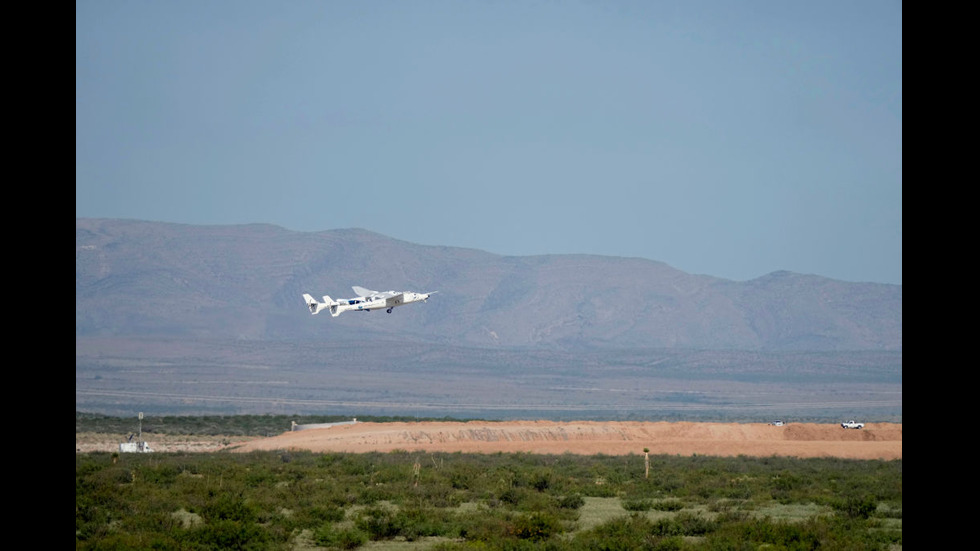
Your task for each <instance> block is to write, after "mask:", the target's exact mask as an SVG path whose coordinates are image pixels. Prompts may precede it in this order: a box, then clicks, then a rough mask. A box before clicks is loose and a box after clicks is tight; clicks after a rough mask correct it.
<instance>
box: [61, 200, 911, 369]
mask: <svg viewBox="0 0 980 551" xmlns="http://www.w3.org/2000/svg"><path fill="white" fill-rule="evenodd" d="M352 285H360V286H363V287H367V288H371V289H376V290H379V291H386V290H390V289H394V290H413V291H438V292H439V293H438V294H437V295H435V296H434V297H432V298H431V299H429V301H428V302H427V303H426V304H418V305H411V306H406V307H403V308H399V309H396V310H395V311H394V312H393V313H392V314H386V313H385V312H383V311H378V312H370V313H360V312H349V313H344V314H342V315H341V316H339V317H337V318H332V317H330V316H329V315H327V314H320V315H318V316H315V317H314V316H311V315H310V314H309V311H308V310H307V309H306V307H305V305H304V303H303V299H302V296H301V295H302V294H303V293H310V294H312V295H314V296H317V297H320V296H322V295H325V294H326V295H330V296H333V297H335V298H337V297H349V296H351V295H353V292H352V291H351V286H352ZM75 334H76V340H77V339H78V338H83V339H84V338H86V337H133V338H183V339H238V340H253V341H268V340H273V341H283V340H285V341H301V342H316V341H317V340H321V339H330V340H331V341H332V342H338V341H341V342H342V341H343V340H344V339H348V340H349V341H350V342H351V343H371V342H373V341H392V340H396V341H397V340H403V339H412V340H416V341H419V342H425V343H431V344H444V345H453V346H475V347H494V348H514V349H520V348H527V347H533V348H537V349H561V350H589V349H593V350H594V349H609V348H637V347H641V348H647V347H649V348H666V349H673V348H680V349H713V350H741V351H783V352H785V351H838V352H839V351H901V349H902V287H901V285H889V284H877V283H852V282H844V281H837V280H833V279H828V278H825V277H820V276H816V275H803V274H796V273H791V272H774V273H771V274H768V275H765V276H763V277H760V278H757V279H753V280H750V281H741V282H739V281H731V280H726V279H721V278H717V277H710V276H706V275H692V274H688V273H685V272H683V271H681V270H677V269H675V268H672V267H670V266H668V265H667V264H664V263H662V262H657V261H654V260H646V259H640V258H620V257H608V256H594V255H542V256H520V257H516V256H500V255H496V254H491V253H488V252H484V251H479V250H474V249H465V248H456V247H440V246H426V245H418V244H414V243H409V242H405V241H399V240H397V239H393V238H391V237H386V236H384V235H379V234H377V233H372V232H369V231H365V230H361V229H342V230H331V231H323V232H312V233H311V232H296V231H290V230H286V229H283V228H281V227H277V226H272V225H263V224H251V225H240V226H195V225H183V224H169V223H157V222H144V221H135V220H109V219H84V218H80V219H76V221H75Z"/></svg>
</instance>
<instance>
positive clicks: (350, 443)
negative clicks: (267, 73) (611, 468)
mask: <svg viewBox="0 0 980 551" xmlns="http://www.w3.org/2000/svg"><path fill="white" fill-rule="evenodd" d="M230 448H231V449H233V450H234V451H237V452H249V451H253V450H311V451H315V452H327V451H334V452H355V453H359V452H368V451H391V450H406V451H429V452H456V451H459V452H476V453H494V452H528V453H541V454H562V453H575V454H586V455H592V454H598V453H603V454H607V455H625V454H630V453H635V454H640V453H643V448H649V450H650V453H652V454H670V455H695V454H697V455H717V456H735V455H749V456H770V455H779V456H791V457H842V458H849V459H885V460H890V459H901V457H902V425H901V424H891V423H871V424H868V425H867V426H866V427H865V428H864V429H860V430H848V429H843V428H841V427H840V425H837V424H830V423H828V424H805V423H789V424H786V425H784V426H781V427H777V426H771V425H766V424H761V423H759V424H751V423H746V424H739V423H686V422H678V423H667V422H657V423H647V422H591V421H581V422H553V421H501V422H483V421H480V422H474V421H470V422H455V423H433V422H422V423H356V424H353V425H341V426H334V427H330V428H320V429H309V430H301V431H292V432H285V433H283V434H281V435H279V436H274V437H271V438H262V439H256V440H250V441H248V442H244V443H241V444H233V445H232V446H230Z"/></svg>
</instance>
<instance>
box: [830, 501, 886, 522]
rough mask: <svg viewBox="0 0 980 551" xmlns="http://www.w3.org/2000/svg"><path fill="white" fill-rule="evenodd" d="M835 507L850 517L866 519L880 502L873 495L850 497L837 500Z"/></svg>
mask: <svg viewBox="0 0 980 551" xmlns="http://www.w3.org/2000/svg"><path fill="white" fill-rule="evenodd" d="M833 507H834V509H836V510H837V511H838V512H841V513H843V514H844V515H845V516H847V517H848V518H854V519H866V518H868V517H870V516H871V515H872V514H874V512H875V510H877V509H878V502H877V501H875V499H874V498H873V497H871V496H863V497H848V498H845V499H844V500H842V501H838V502H835V503H834V504H833Z"/></svg>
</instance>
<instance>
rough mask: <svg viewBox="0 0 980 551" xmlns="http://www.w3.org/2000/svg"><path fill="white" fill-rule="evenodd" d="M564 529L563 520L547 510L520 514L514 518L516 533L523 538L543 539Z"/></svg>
mask: <svg viewBox="0 0 980 551" xmlns="http://www.w3.org/2000/svg"><path fill="white" fill-rule="evenodd" d="M562 531H563V527H562V524H561V520H559V519H558V518H557V517H555V516H554V515H551V514H549V513H546V512H539V513H530V514H524V515H519V516H518V517H517V518H515V519H514V535H515V536H517V537H518V538H520V539H523V540H531V541H542V540H546V539H548V538H550V537H551V536H553V535H555V534H559V533H561V532H562Z"/></svg>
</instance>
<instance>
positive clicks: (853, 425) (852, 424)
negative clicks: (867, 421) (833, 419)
mask: <svg viewBox="0 0 980 551" xmlns="http://www.w3.org/2000/svg"><path fill="white" fill-rule="evenodd" d="M840 426H841V428H845V429H863V428H864V423H858V422H857V421H855V420H853V419H852V420H850V421H844V422H843V423H841V424H840Z"/></svg>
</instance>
